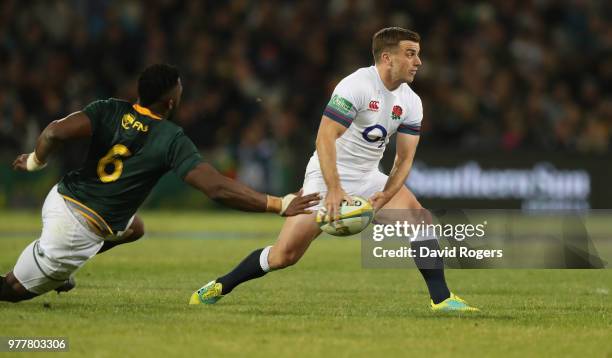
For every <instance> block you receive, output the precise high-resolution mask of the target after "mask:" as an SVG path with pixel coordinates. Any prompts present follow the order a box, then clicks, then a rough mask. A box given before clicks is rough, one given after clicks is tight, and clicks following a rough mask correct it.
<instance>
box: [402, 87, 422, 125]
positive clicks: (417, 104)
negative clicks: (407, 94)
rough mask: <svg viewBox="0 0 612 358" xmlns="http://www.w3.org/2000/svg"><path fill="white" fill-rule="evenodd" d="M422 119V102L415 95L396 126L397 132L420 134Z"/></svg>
mask: <svg viewBox="0 0 612 358" xmlns="http://www.w3.org/2000/svg"><path fill="white" fill-rule="evenodd" d="M422 120H423V103H422V102H421V98H420V97H419V96H417V95H415V98H414V100H413V101H412V105H411V106H410V111H409V112H408V114H407V115H406V118H405V119H404V120H403V121H402V123H401V124H400V125H399V127H398V128H397V131H398V132H399V133H404V134H411V135H420V134H421V121H422Z"/></svg>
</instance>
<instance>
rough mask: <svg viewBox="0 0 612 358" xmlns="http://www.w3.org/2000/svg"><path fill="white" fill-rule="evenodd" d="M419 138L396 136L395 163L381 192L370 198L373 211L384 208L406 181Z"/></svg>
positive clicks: (402, 134)
mask: <svg viewBox="0 0 612 358" xmlns="http://www.w3.org/2000/svg"><path fill="white" fill-rule="evenodd" d="M419 138H420V137H419V136H418V135H411V134H404V133H398V134H397V141H396V156H395V162H394V163H393V168H392V169H391V173H389V179H387V183H386V184H385V188H384V189H383V191H382V192H378V193H375V194H374V195H372V197H371V198H370V201H371V202H372V207H374V210H379V209H380V208H382V207H383V206H385V204H387V202H388V201H389V200H391V198H393V196H395V194H397V192H398V191H399V190H400V188H401V187H402V185H404V183H405V182H406V179H408V174H409V173H410V168H412V162H413V160H414V154H415V153H416V149H417V145H418V144H419Z"/></svg>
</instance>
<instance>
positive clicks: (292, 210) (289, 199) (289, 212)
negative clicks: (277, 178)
mask: <svg viewBox="0 0 612 358" xmlns="http://www.w3.org/2000/svg"><path fill="white" fill-rule="evenodd" d="M281 200H282V205H281V211H280V215H281V216H295V215H300V214H310V213H312V210H308V208H309V207H311V206H313V205H317V204H318V203H319V200H321V197H320V196H319V193H312V194H308V195H302V190H300V191H299V192H297V193H295V194H289V195H285V196H284V197H283V198H282V199H281Z"/></svg>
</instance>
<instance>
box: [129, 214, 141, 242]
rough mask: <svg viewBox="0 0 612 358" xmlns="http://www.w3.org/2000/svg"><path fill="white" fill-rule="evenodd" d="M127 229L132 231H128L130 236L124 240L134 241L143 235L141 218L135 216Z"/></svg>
mask: <svg viewBox="0 0 612 358" xmlns="http://www.w3.org/2000/svg"><path fill="white" fill-rule="evenodd" d="M129 230H131V231H132V232H131V233H130V236H128V237H126V238H125V241H126V242H132V241H136V240H138V239H140V238H141V237H143V236H144V233H145V227H144V222H143V221H142V219H141V218H139V217H138V216H135V217H134V220H133V221H132V225H130V228H129Z"/></svg>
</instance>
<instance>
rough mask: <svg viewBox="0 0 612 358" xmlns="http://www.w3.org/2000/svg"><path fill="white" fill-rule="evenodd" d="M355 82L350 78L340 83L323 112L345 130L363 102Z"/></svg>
mask: <svg viewBox="0 0 612 358" xmlns="http://www.w3.org/2000/svg"><path fill="white" fill-rule="evenodd" d="M355 82H356V81H355V80H354V79H353V78H351V77H350V76H349V77H346V78H344V79H343V80H342V81H340V83H338V85H337V86H336V88H335V89H334V93H333V94H332V97H331V99H330V100H329V102H328V103H327V106H326V107H325V111H323V114H324V115H325V116H327V117H329V118H331V119H333V120H334V121H336V122H338V123H340V124H342V125H343V126H345V127H347V128H348V127H349V126H350V125H351V123H353V120H354V119H355V117H356V116H357V113H358V112H359V111H360V110H361V109H362V107H363V102H364V101H363V98H364V96H363V95H362V94H361V92H362V91H360V86H359V85H358V83H355Z"/></svg>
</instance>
